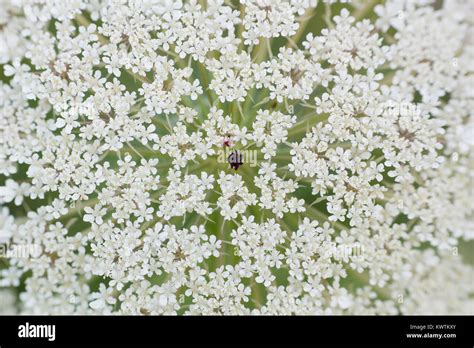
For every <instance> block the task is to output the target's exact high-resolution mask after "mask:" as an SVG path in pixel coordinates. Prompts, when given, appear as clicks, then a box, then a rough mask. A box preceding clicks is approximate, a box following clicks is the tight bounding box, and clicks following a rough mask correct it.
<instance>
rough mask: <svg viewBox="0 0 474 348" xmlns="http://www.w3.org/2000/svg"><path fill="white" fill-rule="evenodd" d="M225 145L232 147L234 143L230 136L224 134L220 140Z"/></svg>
mask: <svg viewBox="0 0 474 348" xmlns="http://www.w3.org/2000/svg"><path fill="white" fill-rule="evenodd" d="M222 143H223V144H224V146H225V147H232V146H234V143H233V142H232V139H231V138H230V136H229V135H226V136H225V137H224V140H223V141H222Z"/></svg>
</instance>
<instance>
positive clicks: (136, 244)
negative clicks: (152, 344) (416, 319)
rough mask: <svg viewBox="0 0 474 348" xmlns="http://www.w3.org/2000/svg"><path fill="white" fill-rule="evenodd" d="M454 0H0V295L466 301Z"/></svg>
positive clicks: (387, 310)
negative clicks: (249, 157)
mask: <svg viewBox="0 0 474 348" xmlns="http://www.w3.org/2000/svg"><path fill="white" fill-rule="evenodd" d="M341 7H342V8H343V9H342V10H340V11H339V12H338V13H333V12H334V11H335V9H336V8H338V9H339V8H341ZM473 10H474V8H473V4H472V2H471V1H470V0H449V1H441V2H440V1H434V0H387V1H385V2H383V3H382V4H378V5H376V6H375V4H374V3H373V2H367V1H359V0H353V1H351V2H348V3H345V2H343V3H342V5H341V4H337V5H335V4H332V2H318V1H316V0H242V1H240V2H229V1H224V0H208V1H197V0H189V1H168V0H146V1H145V0H107V1H100V0H71V1H63V0H5V1H2V2H1V6H0V243H2V244H1V245H2V246H8V245H33V246H39V247H40V249H41V252H40V253H39V254H38V255H35V257H9V258H6V257H5V255H0V257H2V259H3V261H4V262H2V263H1V264H0V287H2V289H1V290H0V291H1V294H0V298H1V299H2V300H1V301H2V302H1V303H2V304H3V306H2V311H4V312H9V313H13V312H15V313H35V314H47V313H54V314H59V313H60V314H72V313H85V314H109V313H116V314H136V315H150V314H415V313H421V314H432V313H441V314H447V313H458V314H459V313H464V314H466V313H467V314H473V313H472V308H473V307H474V299H473V294H474V283H473V282H472V279H473V276H474V269H473V266H472V261H469V259H466V255H465V254H466V253H465V252H464V251H463V250H469V248H470V251H471V253H472V247H473V244H472V243H473V240H474V220H473V216H474V204H473V200H472V196H473V193H474V186H473V182H474V174H473V173H474V171H473V168H474V118H473V115H472V110H474V96H473V93H472V87H473V85H474V42H473V41H472V40H473V37H472V35H470V32H471V33H472V30H473V26H474V21H473V19H472V16H470V14H472V11H473ZM366 18H374V19H373V20H369V19H366ZM402 104H403V105H406V104H408V105H416V107H413V108H408V109H407V110H412V111H413V110H416V111H417V112H415V113H413V112H404V113H400V112H396V110H397V109H396V108H395V109H390V107H388V108H387V107H385V106H387V105H389V106H390V105H391V106H397V105H402ZM394 110H395V112H394ZM398 110H399V109H398ZM244 151H247V152H246V153H248V151H254V152H255V153H256V157H255V158H256V159H258V167H256V168H253V166H250V165H249V163H245V160H243V161H242V160H240V161H236V162H235V161H234V162H232V161H231V160H230V158H231V157H232V158H241V157H240V154H241V153H243V152H244ZM220 153H227V154H228V153H230V154H231V155H232V156H229V163H222V161H218V160H217V156H218V155H219V154H220Z"/></svg>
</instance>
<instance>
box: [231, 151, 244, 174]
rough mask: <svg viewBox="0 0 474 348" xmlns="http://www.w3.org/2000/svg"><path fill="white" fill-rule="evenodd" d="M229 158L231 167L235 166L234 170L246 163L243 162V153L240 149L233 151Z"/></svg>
mask: <svg viewBox="0 0 474 348" xmlns="http://www.w3.org/2000/svg"><path fill="white" fill-rule="evenodd" d="M227 160H228V162H229V164H230V167H231V168H233V169H234V170H237V169H239V167H240V166H241V165H242V164H244V162H243V155H242V154H241V153H240V152H239V151H237V150H236V151H232V152H231V153H230V155H229V157H227Z"/></svg>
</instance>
